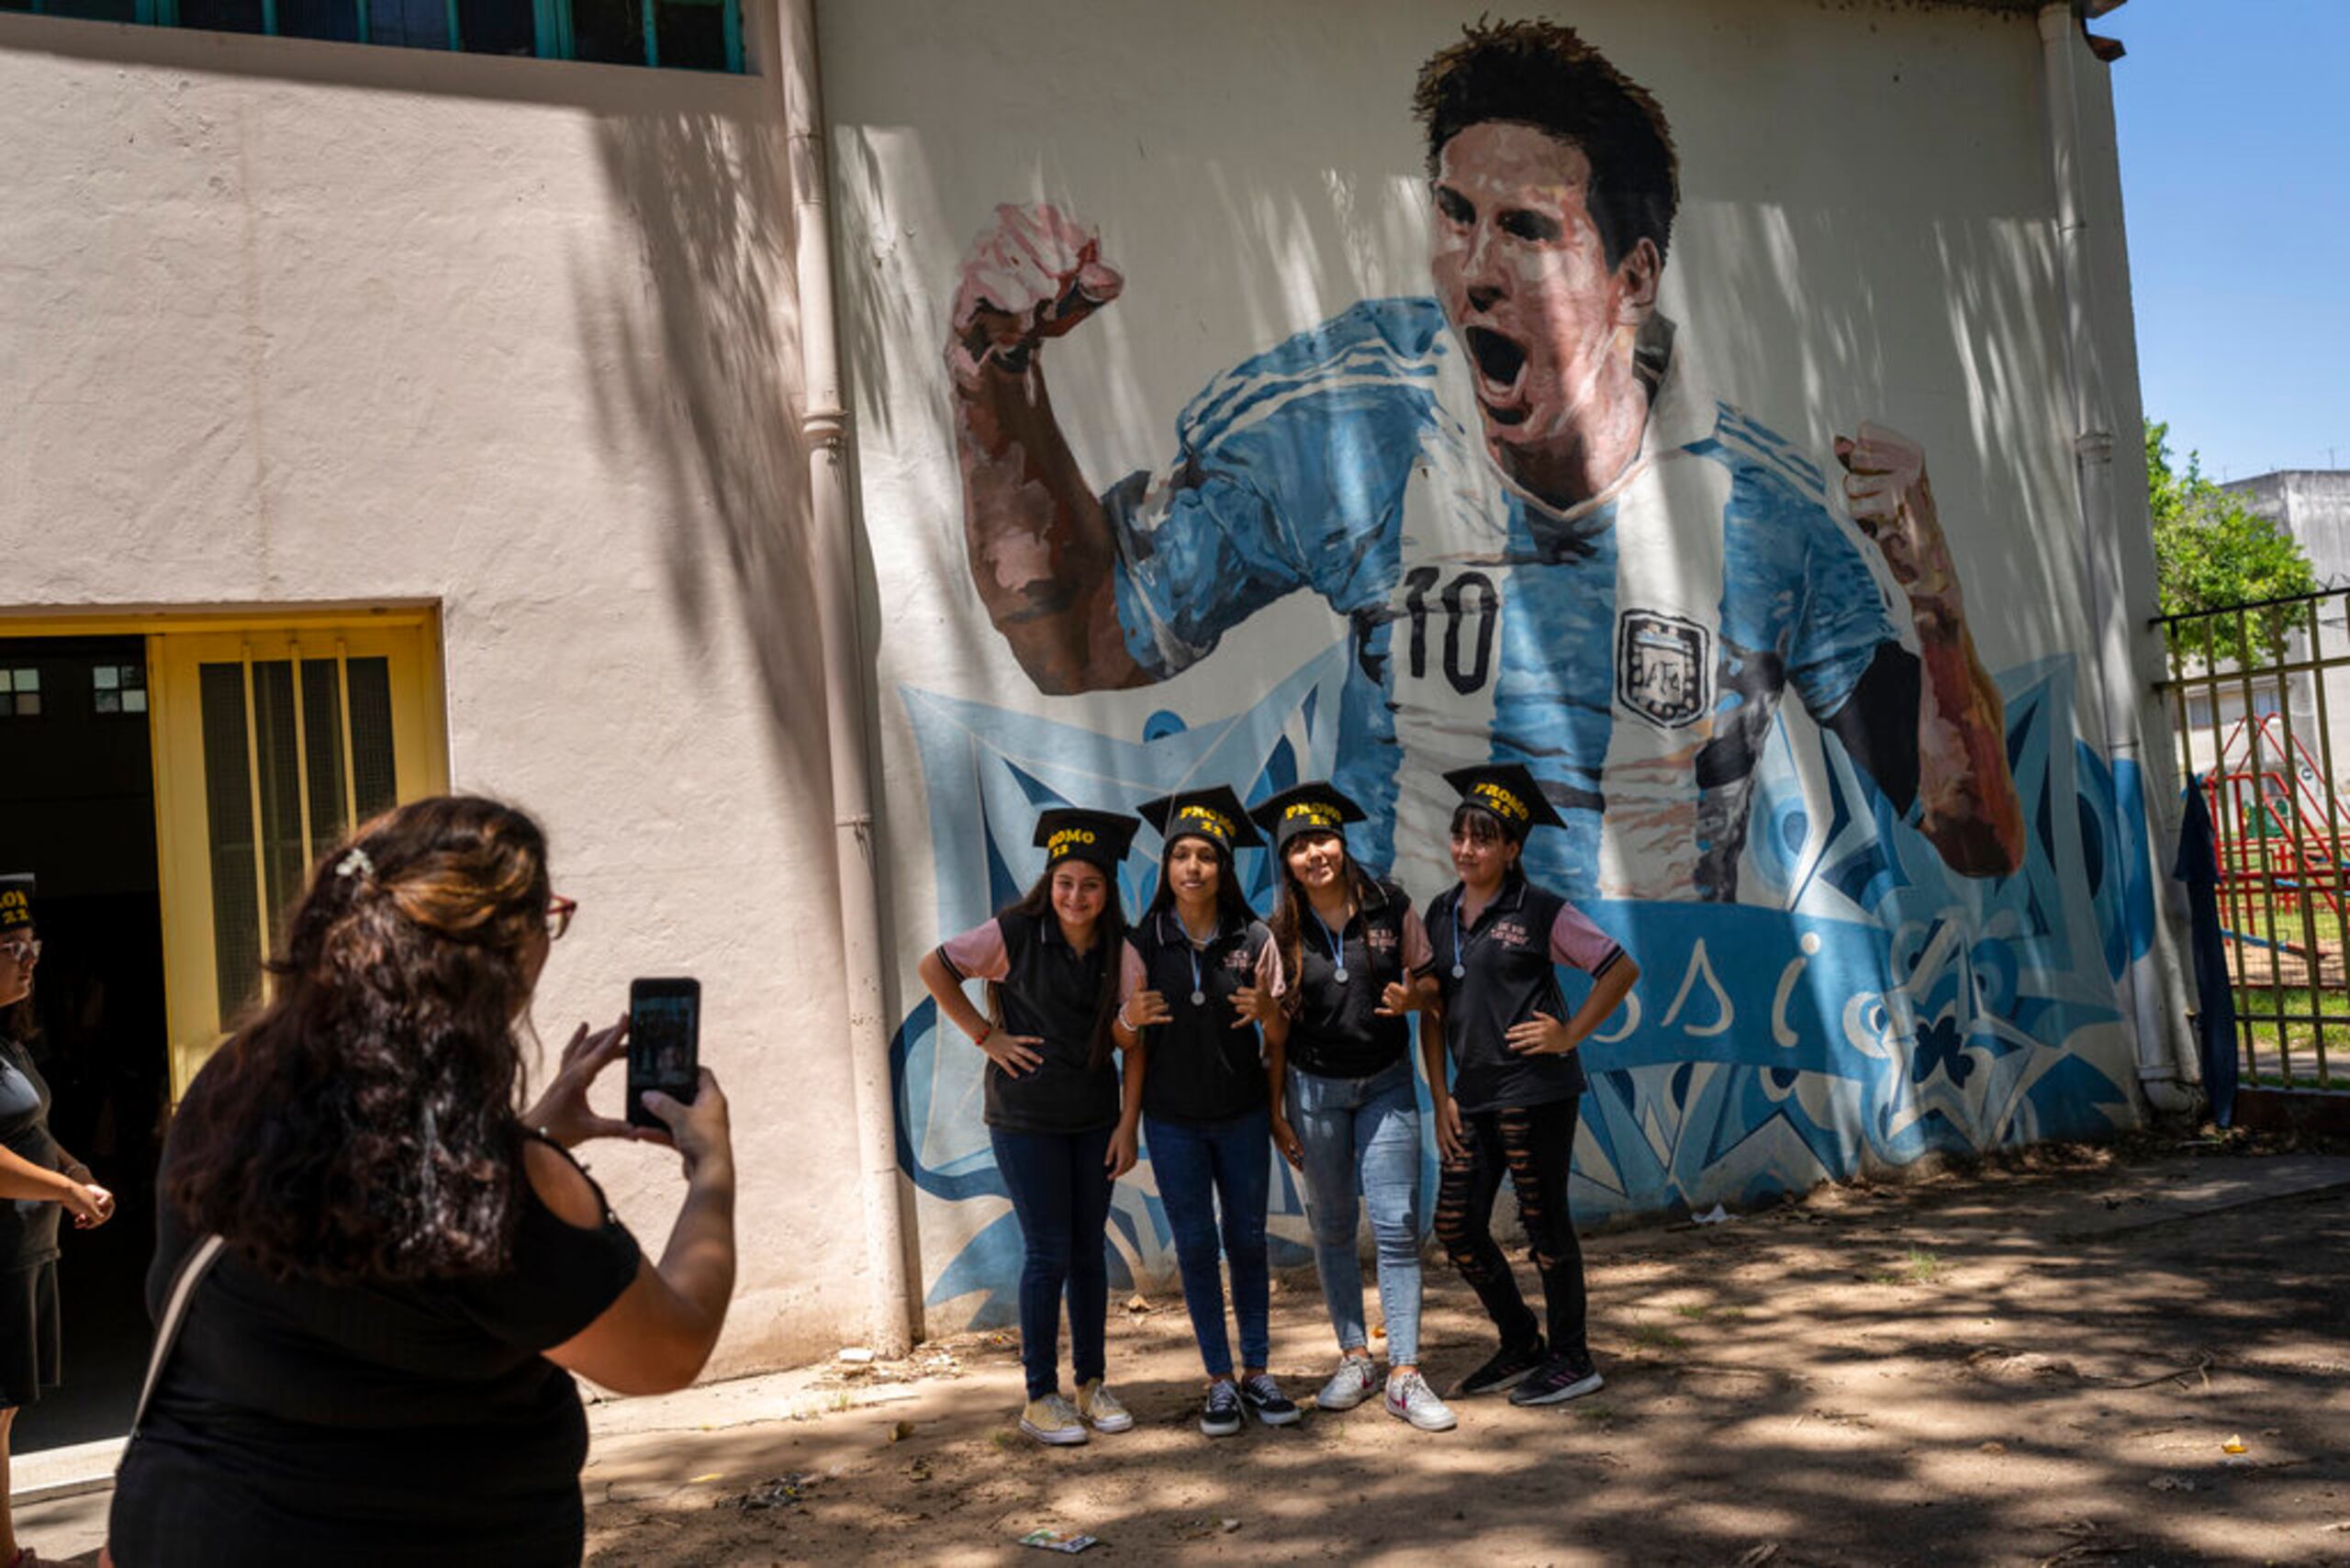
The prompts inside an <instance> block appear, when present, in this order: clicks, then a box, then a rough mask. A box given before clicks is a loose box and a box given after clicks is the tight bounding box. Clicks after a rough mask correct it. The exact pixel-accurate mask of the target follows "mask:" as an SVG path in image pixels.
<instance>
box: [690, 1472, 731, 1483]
mask: <svg viewBox="0 0 2350 1568" xmlns="http://www.w3.org/2000/svg"><path fill="white" fill-rule="evenodd" d="M725 1479H726V1473H725V1472H724V1471H722V1470H713V1471H711V1473H709V1474H707V1475H696V1476H691V1477H688V1479H687V1482H686V1484H687V1485H688V1486H705V1485H708V1484H710V1483H711V1482H713V1481H723V1480H725Z"/></svg>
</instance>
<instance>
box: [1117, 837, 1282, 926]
mask: <svg viewBox="0 0 2350 1568" xmlns="http://www.w3.org/2000/svg"><path fill="white" fill-rule="evenodd" d="M1187 838H1194V839H1197V840H1199V841H1200V842H1201V843H1202V844H1204V845H1206V846H1208V848H1209V849H1210V850H1212V851H1214V855H1215V912H1216V913H1217V914H1218V915H1219V916H1220V917H1222V919H1223V920H1224V921H1225V924H1232V925H1238V926H1241V927H1243V928H1244V929H1245V928H1246V927H1247V926H1248V923H1249V922H1250V921H1252V920H1254V919H1256V918H1257V912H1256V911H1255V910H1253V909H1251V908H1249V907H1248V894H1247V893H1245V892H1243V891H1241V890H1240V873H1239V872H1238V871H1237V870H1236V869H1235V868H1234V867H1233V864H1232V851H1230V850H1229V849H1226V848H1225V846H1223V845H1221V844H1218V843H1217V842H1216V841H1215V840H1214V839H1213V838H1210V837H1208V836H1207V835H1206V834H1199V833H1179V834H1176V835H1175V837H1174V838H1173V839H1172V840H1170V841H1169V844H1168V846H1167V851H1166V853H1165V854H1161V855H1160V856H1159V857H1158V891H1156V892H1154V893H1152V894H1151V895H1150V908H1149V909H1148V910H1147V911H1146V912H1145V914H1146V915H1147V916H1155V915H1157V914H1158V913H1160V912H1162V911H1164V910H1169V909H1172V908H1173V907H1174V905H1175V889H1174V887H1173V886H1172V885H1171V884H1169V881H1168V880H1167V859H1168V856H1169V855H1171V854H1172V853H1174V849H1175V846H1176V845H1177V844H1180V843H1181V842H1182V841H1183V840H1184V839H1187Z"/></svg>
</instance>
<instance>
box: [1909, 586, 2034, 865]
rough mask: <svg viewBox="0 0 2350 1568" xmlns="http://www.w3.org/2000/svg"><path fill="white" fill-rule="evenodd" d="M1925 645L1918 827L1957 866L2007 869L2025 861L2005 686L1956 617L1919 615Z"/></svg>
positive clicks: (1922, 649) (1921, 645) (1922, 647)
mask: <svg viewBox="0 0 2350 1568" xmlns="http://www.w3.org/2000/svg"><path fill="white" fill-rule="evenodd" d="M1918 644H1919V659H1920V662H1921V664H1922V666H1923V673H1924V679H1923V680H1922V681H1920V683H1919V693H1918V800H1919V823H1918V826H1919V832H1921V833H1923V834H1925V835H1926V837H1927V839H1928V840H1929V841H1930V842H1931V843H1932V845H1933V846H1934V847H1935V848H1936V849H1937V850H1939V851H1940V852H1941V853H1942V859H1943V861H1944V863H1945V864H1947V865H1948V866H1949V867H1950V868H1951V869H1953V870H1954V871H1957V872H1959V873H1961V874H1962V875H1964V876H1970V877H2004V876H2007V875H2009V873H2011V872H2013V871H2014V870H2015V869H2016V868H2017V867H2019V866H2020V865H2021V864H2022V863H2023V804H2022V802H2021V801H2019V800H2018V799H2017V798H2016V786H2015V778H2014V777H2013V775H2012V774H2010V773H2009V769H2008V747H2007V709H2006V705H2005V704H2004V703H2002V702H2001V701H2000V700H1999V689H1998V686H1997V683H1995V682H1994V681H1993V680H1992V679H1991V676H1990V673H1989V672H1988V671H1987V670H1986V669H1985V668H1984V667H1983V664H1982V661H1981V660H1980V659H1979V658H1977V657H1976V656H1975V639H1974V637H1973V635H1972V634H1971V633H1968V631H1967V630H1966V627H1965V624H1964V622H1961V621H1959V620H1957V619H1956V618H1955V617H1954V616H1944V615H1941V614H1934V615H1920V616H1919V618H1918Z"/></svg>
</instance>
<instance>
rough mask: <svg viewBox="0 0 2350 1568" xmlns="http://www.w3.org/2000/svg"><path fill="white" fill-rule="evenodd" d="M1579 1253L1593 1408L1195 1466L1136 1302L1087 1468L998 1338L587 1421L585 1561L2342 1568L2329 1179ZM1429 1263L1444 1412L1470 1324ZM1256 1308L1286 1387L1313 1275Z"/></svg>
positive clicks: (1321, 1359) (1953, 1208)
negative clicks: (672, 1419) (1114, 1420)
mask: <svg viewBox="0 0 2350 1568" xmlns="http://www.w3.org/2000/svg"><path fill="white" fill-rule="evenodd" d="M1505 1206H1506V1205H1505ZM1587 1247H1588V1257H1589V1261H1590V1271H1591V1283H1592V1308H1593V1342H1594V1349H1595V1352H1596V1353H1597V1355H1598V1357H1599V1361H1600V1365H1601V1368H1602V1370H1603V1371H1604V1372H1606V1375H1607V1379H1608V1386H1607V1387H1606V1389H1605V1390H1603V1391H1602V1392H1601V1393H1599V1394H1596V1395H1594V1396H1593V1397H1591V1398H1589V1399H1586V1400H1583V1401H1580V1402H1577V1403H1576V1404H1573V1405H1570V1406H1565V1407H1561V1408H1553V1409H1550V1410H1521V1409H1515V1408H1512V1407H1511V1406H1509V1405H1507V1404H1506V1403H1505V1402H1503V1401H1501V1400H1495V1399H1488V1400H1484V1401H1467V1400H1462V1401H1458V1402H1457V1403H1456V1408H1457V1409H1458V1410H1459V1413H1460V1428H1459V1429H1458V1430H1456V1431H1454V1432H1450V1433H1447V1434H1443V1435H1427V1434H1422V1433H1418V1432H1415V1431H1412V1430H1411V1429H1409V1428H1406V1427H1404V1425H1403V1424H1402V1423H1400V1422H1398V1421H1395V1420H1393V1418H1391V1417H1388V1416H1386V1415H1385V1414H1384V1413H1383V1412H1382V1410H1380V1409H1379V1408H1378V1407H1377V1406H1375V1405H1373V1406H1364V1407H1362V1408H1360V1409H1357V1410H1355V1411H1352V1412H1350V1413H1348V1414H1345V1415H1335V1414H1334V1415H1322V1414H1318V1413H1315V1412H1310V1411H1309V1413H1308V1415H1307V1416H1306V1418H1305V1420H1304V1422H1303V1423H1302V1424H1301V1425H1299V1426H1297V1427H1294V1428H1288V1429H1286V1430H1267V1429H1262V1428H1252V1429H1251V1430H1249V1431H1248V1432H1246V1433H1244V1434H1243V1435H1242V1436H1240V1437H1237V1438H1232V1439H1222V1440H1218V1441H1214V1442H1211V1441H1210V1440H1208V1439H1204V1438H1202V1437H1201V1436H1200V1435H1199V1433H1198V1431H1197V1430H1196V1428H1194V1426H1193V1425H1192V1421H1193V1418H1194V1415H1195V1404H1196V1399H1197V1395H1198V1389H1199V1383H1198V1378H1197V1361H1196V1356H1195V1352H1194V1350H1193V1349H1192V1340H1191V1336H1190V1331H1189V1327H1188V1324H1187V1321H1186V1319H1185V1317H1184V1316H1183V1313H1182V1310H1181V1304H1180V1302H1179V1301H1178V1300H1176V1299H1175V1298H1174V1297H1173V1296H1172V1295H1171V1294H1169V1295H1167V1296H1164V1297H1154V1298H1152V1299H1151V1300H1150V1301H1149V1303H1148V1308H1149V1309H1148V1310H1147V1311H1131V1312H1130V1311H1122V1310H1119V1309H1118V1307H1117V1306H1116V1305H1115V1304H1113V1324H1112V1327H1111V1363H1110V1365H1111V1378H1112V1383H1113V1386H1114V1387H1116V1388H1117V1389H1118V1391H1119V1392H1120V1394H1121V1395H1122V1396H1123V1397H1124V1398H1125V1401H1126V1403H1127V1404H1128V1405H1129V1406H1131V1407H1132V1408H1133V1410H1134V1412H1135V1415H1136V1423H1137V1425H1136V1429H1135V1430H1134V1431H1132V1432H1130V1433H1126V1434H1125V1435H1123V1436H1118V1437H1113V1438H1097V1439H1095V1440H1094V1441H1093V1442H1092V1443H1091V1444H1090V1445H1088V1446H1086V1447H1083V1448H1079V1449H1069V1450H1044V1449H1041V1448H1038V1447H1037V1446H1035V1445H1034V1444H1032V1443H1029V1442H1028V1441H1026V1440H1025V1439H1022V1438H1021V1437H1019V1436H1018V1435H1017V1433H1016V1431H1015V1430H1014V1428H1013V1422H1014V1419H1015V1417H1016V1406H1017V1404H1018V1401H1019V1369H1018V1364H1017V1361H1016V1356H1015V1351H1014V1350H1013V1346H1012V1344H1011V1341H1010V1339H1009V1337H1008V1336H1002V1335H992V1336H965V1337H962V1338H957V1339H953V1340H948V1341H943V1342H941V1343H939V1344H937V1345H933V1346H928V1347H924V1348H923V1350H922V1351H921V1352H919V1353H918V1356H917V1358H916V1360H915V1361H912V1362H910V1363H902V1364H898V1365H895V1366H882V1367H878V1368H873V1369H869V1370H866V1371H861V1372H848V1371H840V1372H830V1373H827V1374H825V1376H824V1377H823V1378H822V1380H820V1383H818V1385H816V1386H814V1387H812V1388H809V1389H808V1390H807V1391H806V1392H805V1393H804V1394H803V1395H802V1396H801V1397H800V1400H799V1402H798V1403H797V1404H796V1406H794V1415H795V1418H792V1419H785V1420H775V1419H767V1420H750V1421H744V1423H742V1424H737V1425H723V1424H718V1423H719V1422H722V1421H723V1420H724V1418H725V1417H723V1416H722V1415H721V1416H719V1417H711V1416H709V1415H708V1414H707V1413H706V1412H705V1415H704V1417H703V1420H704V1421H706V1422H710V1423H711V1424H708V1425H702V1424H695V1425H681V1426H680V1427H679V1428H666V1429H665V1428H659V1427H658V1426H655V1427H654V1428H651V1429H640V1430H635V1431H621V1430H616V1429H612V1428H611V1427H610V1425H608V1424H607V1423H604V1422H601V1421H599V1439H598V1444H597V1450H596V1454H595V1457H594V1458H593V1460H592V1461H591V1463H590V1466H589V1469H588V1476H587V1487H588V1498H589V1502H590V1512H589V1516H588V1529H589V1551H588V1559H589V1562H591V1563H595V1564H599V1565H617V1564H630V1563H664V1564H678V1565H681V1568H682V1565H695V1564H736V1563H767V1562H807V1561H820V1560H840V1559H848V1558H858V1557H871V1558H874V1559H877V1560H885V1561H912V1562H942V1563H960V1562H1023V1563H1035V1564H1039V1565H1041V1564H1042V1563H1044V1562H1048V1561H1052V1559H1050V1558H1046V1557H1043V1556H1035V1555H1031V1554H1030V1553H1029V1552H1028V1551H1024V1550H1023V1549H1021V1548H1020V1547H1018V1546H1017V1545H1016V1544H1015V1542H1016V1540H1017V1538H1018V1537H1019V1536H1020V1535H1021V1534H1023V1533H1024V1532H1025V1531H1028V1530H1030V1529H1036V1528H1039V1527H1049V1528H1053V1529H1061V1530H1081V1531H1085V1532H1087V1533H1090V1534H1092V1535H1094V1536H1096V1537H1098V1538H1100V1540H1101V1541H1102V1545H1100V1546H1098V1547H1096V1548H1095V1549H1093V1550H1092V1551H1091V1552H1089V1553H1088V1554H1087V1560H1088V1561H1090V1562H1108V1561H1118V1562H1161V1561H1172V1560H1175V1559H1177V1558H1179V1557H1181V1559H1183V1560H1185V1561H1192V1560H1200V1561H1215V1562H1287V1561H1296V1560H1307V1561H1314V1560H1325V1559H1326V1560H1332V1561H1344V1562H1416V1561H1424V1560H1427V1559H1430V1558H1433V1557H1436V1556H1438V1555H1439V1554H1443V1553H1448V1552H1449V1553H1453V1554H1456V1555H1461V1556H1464V1557H1466V1558H1468V1559H1469V1560H1472V1561H1474V1562H1477V1563H1479V1564H1486V1563H1494V1564H1501V1563H1559V1564H1564V1563H1571V1562H1642V1563H1650V1562H1662V1563H1673V1562H1689V1563H1724V1564H1729V1563H1739V1564H1747V1565H1760V1564H1762V1563H1765V1562H1769V1563H1775V1564H1794V1563H1902V1562H1918V1563H1926V1562H1931V1563H1963V1562H1997V1563H2009V1562H2015V1563H2038V1564H2054V1563H2084V1564H2099V1563H2116V1564H2130V1563H2171V1562H2247V1563H2253V1562H2259V1563H2267V1562H2290V1563H2315V1562H2343V1563H2350V1159H2341V1158H2328V1157H2323V1156H2313V1155H2307V1154H2300V1155H2291V1156H2286V1157H2281V1158H2268V1159H2263V1158H2246V1157H2244V1156H2241V1155H2238V1154H2233V1153H2226V1152H2221V1151H2218V1150H2214V1149H2209V1148H2205V1147H2203V1146H2197V1145H2189V1144H2180V1143H2177V1142H2176V1141H2171V1142H2163V1143H2155V1144H2151V1145H2143V1146H2141V1148H2139V1150H2138V1152H2137V1153H2135V1154H2134V1155H2123V1154H2118V1153H2115V1152H2112V1151H2106V1150H2055V1151H2042V1152H2041V1153H2040V1154H2039V1155H2037V1156H2035V1157H2034V1159H2033V1160H2032V1162H2031V1166H2029V1167H2027V1168H2024V1169H2014V1170H1999V1171H1976V1172H1974V1173H1971V1174H1966V1175H1964V1176H1960V1175H1949V1176H1943V1177H1939V1178H1935V1179H1932V1180H1930V1181H1927V1182H1920V1183H1914V1184H1908V1185H1903V1186H1898V1187H1880V1188H1874V1189H1872V1188H1860V1189H1854V1188H1824V1189H1821V1190H1820V1191H1818V1192H1817V1193H1814V1194H1812V1196H1811V1197H1809V1198H1808V1199H1807V1200H1805V1201H1803V1202H1802V1203H1799V1204H1790V1205H1788V1206H1785V1207H1783V1208H1778V1209H1774V1210H1771V1211H1768V1212H1766V1213H1762V1214H1756V1215H1744V1216H1740V1217H1739V1218H1737V1219H1736V1220H1734V1221H1733V1222H1732V1223H1730V1224H1728V1225H1723V1226H1707V1227H1695V1226H1684V1227H1681V1228H1678V1229H1674V1230H1665V1231H1655V1230H1651V1231H1640V1232H1627V1233H1623V1234H1618V1235H1615V1236H1611V1237H1606V1238H1598V1239H1595V1240H1593V1241H1590V1242H1589V1243H1587ZM1521 1272H1522V1274H1523V1275H1525V1276H1526V1277H1527V1279H1528V1281H1529V1282H1530V1271H1526V1270H1523V1269H1521ZM1427 1277H1428V1281H1429V1284H1430V1287H1431V1288H1430V1292H1429V1304H1428V1306H1429V1309H1428V1314H1427V1326H1426V1329H1425V1331H1424V1335H1423V1338H1424V1340H1425V1343H1426V1350H1427V1355H1426V1360H1427V1367H1428V1371H1429V1372H1430V1375H1431V1378H1432V1380H1433V1381H1435V1382H1436V1383H1438V1386H1439V1387H1443V1386H1445V1385H1446V1384H1448V1383H1449V1382H1450V1381H1451V1380H1453V1379H1455V1378H1457V1377H1459V1376H1460V1374H1461V1373H1462V1372H1466V1371H1467V1370H1469V1369H1470V1368H1471V1367H1472V1366H1474V1365H1475V1364H1476V1363H1477V1362H1478V1361H1480V1360H1481V1359H1482V1358H1483V1356H1484V1354H1485V1353H1486V1352H1487V1350H1488V1349H1489V1344H1488V1331H1487V1329H1486V1328H1485V1327H1484V1324H1483V1318H1482V1316H1480V1315H1479V1314H1478V1313H1477V1311H1476V1306H1475V1303H1474V1301H1473V1300H1472V1298H1471V1297H1470V1295H1469V1294H1468V1293H1467V1291H1466V1290H1465V1289H1463V1288H1462V1287H1461V1286H1460V1284H1459V1283H1458V1282H1457V1281H1456V1280H1455V1279H1454V1278H1453V1276H1452V1274H1451V1271H1450V1270H1449V1267H1447V1266H1445V1265H1444V1264H1443V1263H1442V1262H1441V1261H1437V1262H1432V1263H1431V1264H1430V1266H1429V1268H1428V1271H1427ZM1273 1306H1274V1358H1273V1361H1274V1369H1275V1371H1276V1372H1278V1373H1279V1374H1281V1376H1282V1377H1283V1378H1284V1379H1285V1381H1286V1382H1287V1383H1289V1384H1290V1385H1291V1392H1292V1394H1295V1395H1297V1396H1299V1397H1301V1399H1302V1398H1303V1397H1304V1395H1306V1394H1310V1393H1311V1392H1312V1390H1313V1389H1314V1387H1315V1386H1316V1385H1317V1384H1318V1383H1319V1382H1320V1380H1321V1378H1322V1376H1323V1375H1324V1374H1325V1373H1326V1371H1327V1368H1328V1358H1329V1354H1330V1351H1329V1349H1328V1346H1329V1338H1328V1330H1327V1327H1326V1324H1325V1322H1324V1319H1323V1317H1322V1313H1321V1305H1320V1300H1319V1296H1318V1294H1317V1293H1316V1291H1315V1287H1314V1285H1313V1283H1312V1279H1311V1275H1310V1273H1309V1274H1306V1275H1304V1276H1292V1277H1291V1278H1289V1279H1288V1280H1286V1281H1284V1282H1282V1284H1281V1287H1280V1288H1279V1290H1278V1293H1277V1294H1276V1295H1275V1297H1274V1303H1273ZM615 1408H616V1409H619V1410H624V1409H626V1408H627V1407H626V1406H620V1407H615ZM644 1414H645V1415H647V1416H651V1415H652V1414H653V1413H652V1412H650V1411H647V1412H645V1413H644ZM2231 1439H2241V1441H2242V1446H2243V1449H2244V1451H2243V1452H2242V1453H2230V1452H2228V1451H2226V1450H2225V1448H2224V1447H2223V1445H2227V1444H2229V1443H2230V1441H2231ZM762 1503H764V1504H766V1505H767V1506H758V1505H760V1504H762Z"/></svg>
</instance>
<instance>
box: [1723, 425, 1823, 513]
mask: <svg viewBox="0 0 2350 1568" xmlns="http://www.w3.org/2000/svg"><path fill="white" fill-rule="evenodd" d="M1714 410H1715V417H1714V431H1713V437H1712V439H1711V441H1710V442H1703V441H1701V442H1694V443H1692V445H1691V447H1690V450H1691V451H1693V452H1698V451H1702V452H1704V454H1706V455H1708V456H1711V457H1713V458H1714V459H1715V460H1716V461H1718V462H1720V463H1722V464H1723V465H1726V466H1728V467H1729V469H1731V470H1732V472H1734V473H1738V474H1741V475H1744V476H1751V477H1752V478H1754V479H1757V480H1760V481H1762V483H1764V484H1766V485H1768V486H1770V487H1773V488H1774V489H1777V490H1779V491H1781V492H1782V493H1783V494H1785V496H1786V498H1788V499H1791V500H1798V501H1805V502H1809V503H1810V504H1812V505H1815V506H1818V507H1822V508H1825V507H1826V505H1827V500H1828V494H1827V487H1828V476H1827V475H1825V474H1824V473H1822V472H1821V471H1820V467H1819V465H1818V464H1816V463H1814V462H1813V461H1812V460H1811V459H1810V458H1808V457H1806V456H1805V455H1804V454H1803V452H1802V449H1801V448H1799V447H1797V446H1796V444H1795V442H1791V441H1789V440H1787V438H1786V437H1785V436H1783V435H1781V434H1780V433H1779V432H1778V431H1774V430H1773V429H1772V428H1771V427H1770V426H1768V425H1766V424H1764V423H1762V420H1757V419H1755V418H1754V417H1752V416H1751V415H1750V414H1748V413H1747V412H1746V411H1745V410H1744V409H1740V408H1739V407H1737V406H1736V405H1735V404H1731V403H1723V402H1717V403H1716V404H1715V405H1714Z"/></svg>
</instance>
